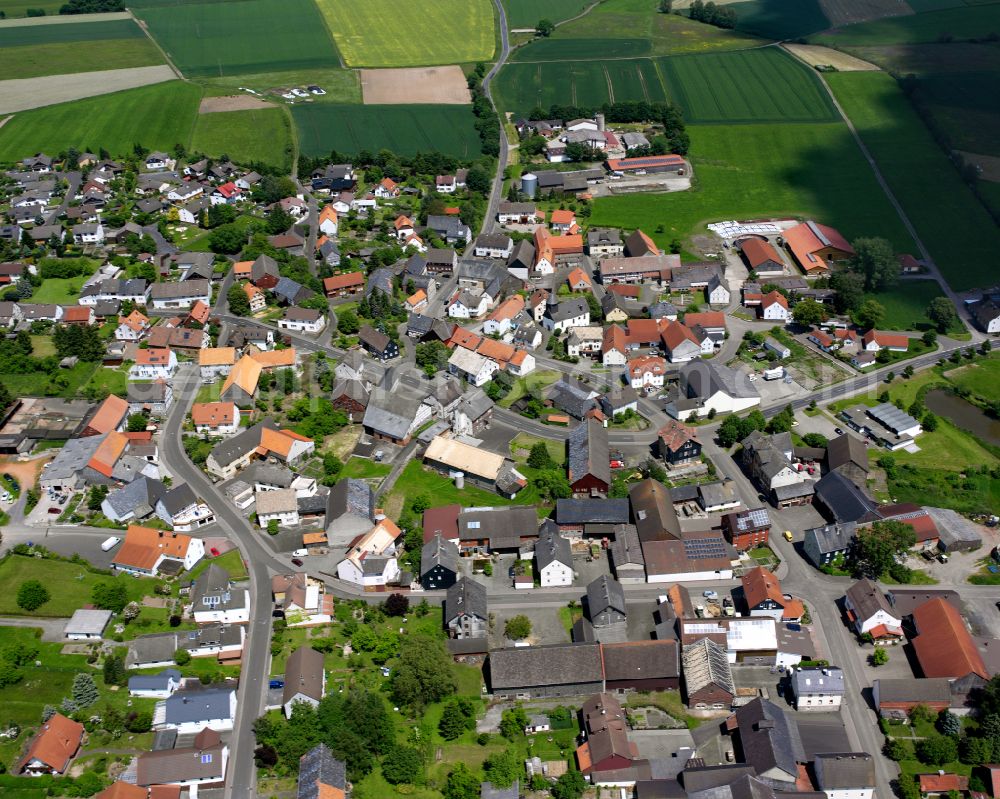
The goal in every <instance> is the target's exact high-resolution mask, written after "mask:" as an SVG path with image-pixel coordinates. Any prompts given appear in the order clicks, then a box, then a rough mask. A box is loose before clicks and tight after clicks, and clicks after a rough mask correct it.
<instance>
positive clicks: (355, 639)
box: [351, 624, 378, 652]
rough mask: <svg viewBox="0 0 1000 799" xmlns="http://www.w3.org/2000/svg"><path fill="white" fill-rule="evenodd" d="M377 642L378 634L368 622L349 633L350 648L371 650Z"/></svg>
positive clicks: (363, 650) (360, 650) (362, 650)
mask: <svg viewBox="0 0 1000 799" xmlns="http://www.w3.org/2000/svg"><path fill="white" fill-rule="evenodd" d="M377 644H378V635H377V634H376V633H375V630H374V629H373V628H372V627H371V626H370V625H368V624H362V625H360V626H359V627H358V629H356V630H355V631H354V633H353V635H351V648H352V649H356V650H357V651H358V652H371V651H372V650H373V649H375V647H376V645H377Z"/></svg>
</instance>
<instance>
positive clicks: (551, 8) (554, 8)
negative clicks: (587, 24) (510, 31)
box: [503, 0, 590, 28]
mask: <svg viewBox="0 0 1000 799" xmlns="http://www.w3.org/2000/svg"><path fill="white" fill-rule="evenodd" d="M589 5H590V1H589V0H543V2H538V0H503V7H504V10H505V11H506V12H507V24H508V25H510V27H511V28H534V27H535V25H536V24H538V22H539V20H542V19H547V20H550V21H552V22H559V21H561V20H564V19H569V18H570V17H575V16H576V15H577V14H579V13H581V12H582V11H583V10H584V9H585V8H586V7H587V6H589Z"/></svg>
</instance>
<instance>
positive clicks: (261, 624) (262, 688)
mask: <svg viewBox="0 0 1000 799" xmlns="http://www.w3.org/2000/svg"><path fill="white" fill-rule="evenodd" d="M199 385H200V380H199V378H198V373H197V369H192V368H190V367H185V368H182V371H179V372H178V376H177V377H176V378H175V379H174V384H173V387H174V404H173V407H172V409H171V411H170V415H169V416H168V417H167V421H166V424H165V425H164V428H163V434H162V436H161V439H160V447H161V449H160V456H161V458H162V460H163V463H164V464H165V465H166V466H167V468H168V469H169V470H170V472H171V473H172V474H173V475H174V476H175V478H176V479H180V480H183V481H184V482H186V483H188V484H189V485H190V486H191V487H192V488H193V489H194V490H195V491H196V492H197V493H198V494H200V495H201V497H202V498H203V499H204V500H205V501H206V502H208V504H209V505H210V506H211V507H212V508H213V509H214V510H215V514H216V517H217V518H218V520H219V524H220V526H221V527H222V528H223V529H224V530H226V531H227V532H228V533H229V535H230V537H231V538H233V539H234V540H235V543H236V545H237V546H238V547H239V549H240V553H241V554H242V556H243V560H244V561H245V562H246V563H247V565H248V572H249V575H250V602H251V604H250V624H249V625H248V629H247V641H246V646H245V647H244V650H243V666H242V669H241V673H240V688H239V697H238V698H239V705H238V707H237V711H236V725H235V728H234V730H233V738H232V746H231V751H232V756H231V759H230V764H229V779H228V780H227V782H226V794H225V795H226V797H227V799H243V798H244V797H250V796H254V795H255V790H256V789H255V785H256V779H257V769H256V767H255V766H254V758H253V752H254V748H255V740H254V735H253V723H254V720H255V719H257V717H258V716H260V715H261V714H262V713H263V712H264V698H265V696H266V694H267V687H266V679H267V676H268V666H269V661H270V643H271V573H270V571H269V570H268V563H269V562H271V561H272V560H273V559H274V554H273V553H272V552H270V551H268V550H267V549H265V548H264V547H263V546H262V545H261V542H260V538H259V535H260V534H259V533H256V532H255V531H254V530H253V529H252V528H251V526H250V524H249V523H248V522H247V520H246V518H245V517H244V516H242V515H241V514H240V513H238V512H237V510H236V508H235V507H234V506H233V505H232V504H231V503H229V502H228V501H226V498H225V497H224V496H223V495H222V494H221V492H219V491H218V490H217V489H216V487H215V486H214V485H213V484H212V482H211V481H210V480H209V479H208V478H207V477H206V476H205V475H204V474H203V473H202V471H201V470H200V469H198V468H197V467H195V466H194V464H192V463H191V461H189V460H188V458H187V454H186V453H185V452H184V447H183V445H182V443H181V436H182V434H181V428H182V425H183V423H184V418H185V417H186V416H187V412H188V408H189V407H190V405H191V403H192V402H193V401H194V397H195V395H196V394H197V392H198V387H199Z"/></svg>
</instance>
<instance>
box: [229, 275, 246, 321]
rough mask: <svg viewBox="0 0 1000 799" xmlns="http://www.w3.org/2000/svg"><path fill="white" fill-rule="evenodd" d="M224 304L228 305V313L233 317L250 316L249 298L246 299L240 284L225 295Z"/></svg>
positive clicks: (232, 287)
mask: <svg viewBox="0 0 1000 799" xmlns="http://www.w3.org/2000/svg"><path fill="white" fill-rule="evenodd" d="M226 302H227V303H228V304H229V313H231V314H233V315H234V316H249V315H250V298H249V297H247V293H246V292H245V291H244V290H243V286H242V284H240V283H236V284H234V285H233V286H231V287H230V289H229V291H228V292H227V293H226Z"/></svg>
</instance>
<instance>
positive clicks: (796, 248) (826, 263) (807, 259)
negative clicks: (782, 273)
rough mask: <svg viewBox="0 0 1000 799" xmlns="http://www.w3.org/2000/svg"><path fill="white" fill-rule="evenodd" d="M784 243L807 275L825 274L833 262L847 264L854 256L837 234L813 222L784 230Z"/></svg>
mask: <svg viewBox="0 0 1000 799" xmlns="http://www.w3.org/2000/svg"><path fill="white" fill-rule="evenodd" d="M785 244H786V245H787V247H788V249H789V250H790V251H791V253H792V256H793V257H794V258H795V261H796V263H798V265H799V266H800V267H801V269H802V271H803V272H805V273H806V275H809V276H819V275H825V274H827V273H829V272H830V269H831V265H832V264H833V263H836V262H839V261H846V260H847V259H848V258H850V257H851V256H852V255H854V248H853V247H852V246H851V245H850V244H848V242H847V239H845V238H844V237H843V236H842V235H841V234H840V232H839V231H837V230H835V229H834V228H832V227H828V226H827V225H821V224H819V223H818V222H813V221H808V222H803V223H802V224H800V225H796V226H795V227H793V228H789V229H788V230H786V231H785Z"/></svg>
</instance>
